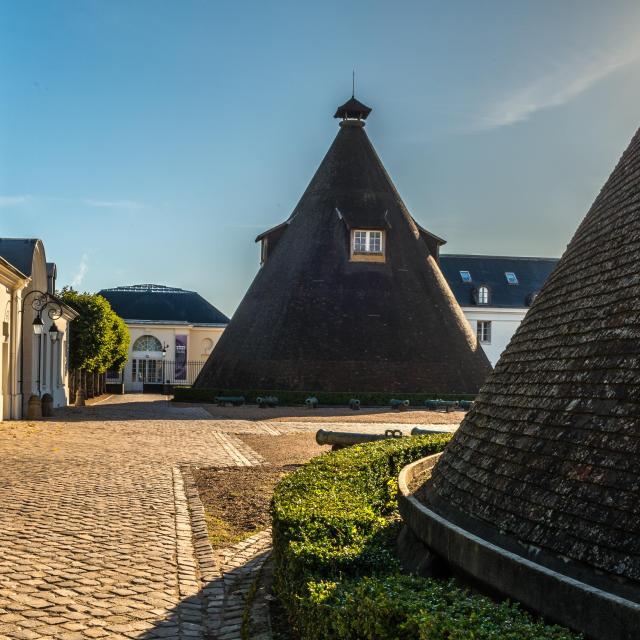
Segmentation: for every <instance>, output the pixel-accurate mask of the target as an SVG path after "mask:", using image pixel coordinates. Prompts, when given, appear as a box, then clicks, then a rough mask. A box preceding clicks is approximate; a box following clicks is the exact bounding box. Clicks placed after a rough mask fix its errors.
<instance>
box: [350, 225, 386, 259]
mask: <svg viewBox="0 0 640 640" xmlns="http://www.w3.org/2000/svg"><path fill="white" fill-rule="evenodd" d="M351 253H352V256H365V257H366V256H379V257H381V258H382V259H383V260H384V232H382V231H371V230H368V229H356V230H354V231H353V233H352V243H351Z"/></svg>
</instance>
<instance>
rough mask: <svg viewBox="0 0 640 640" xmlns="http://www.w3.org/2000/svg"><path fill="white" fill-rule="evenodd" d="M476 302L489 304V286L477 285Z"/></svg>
mask: <svg viewBox="0 0 640 640" xmlns="http://www.w3.org/2000/svg"><path fill="white" fill-rule="evenodd" d="M478 304H489V287H487V286H486V285H484V284H483V285H481V286H479V287H478Z"/></svg>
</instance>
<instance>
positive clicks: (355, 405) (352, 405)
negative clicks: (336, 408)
mask: <svg viewBox="0 0 640 640" xmlns="http://www.w3.org/2000/svg"><path fill="white" fill-rule="evenodd" d="M349 409H351V410H352V411H358V409H360V400H358V398H351V400H349Z"/></svg>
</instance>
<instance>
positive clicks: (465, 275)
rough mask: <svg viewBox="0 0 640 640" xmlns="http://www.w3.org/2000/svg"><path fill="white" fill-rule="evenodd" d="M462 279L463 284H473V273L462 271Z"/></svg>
mask: <svg viewBox="0 0 640 640" xmlns="http://www.w3.org/2000/svg"><path fill="white" fill-rule="evenodd" d="M460 277H461V278H462V282H472V280H471V273H469V272H468V271H461V272H460Z"/></svg>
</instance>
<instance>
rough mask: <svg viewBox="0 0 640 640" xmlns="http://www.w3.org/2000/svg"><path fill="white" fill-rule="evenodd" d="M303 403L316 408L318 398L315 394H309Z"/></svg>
mask: <svg viewBox="0 0 640 640" xmlns="http://www.w3.org/2000/svg"><path fill="white" fill-rule="evenodd" d="M304 403H305V404H306V405H307V407H311V408H312V409H316V408H317V407H318V398H316V397H315V396H309V397H308V398H307V399H306V400H305V401H304Z"/></svg>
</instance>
